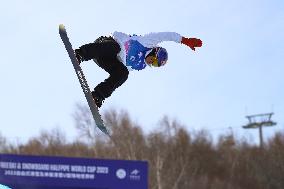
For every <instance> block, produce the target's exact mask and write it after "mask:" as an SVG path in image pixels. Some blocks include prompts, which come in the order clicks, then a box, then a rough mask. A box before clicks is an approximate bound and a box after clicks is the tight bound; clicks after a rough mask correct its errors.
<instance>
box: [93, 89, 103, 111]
mask: <svg viewBox="0 0 284 189" xmlns="http://www.w3.org/2000/svg"><path fill="white" fill-rule="evenodd" d="M92 96H93V98H94V100H95V103H96V105H97V107H98V108H100V107H101V106H102V104H103V102H104V97H102V95H100V94H99V93H98V92H96V91H92Z"/></svg>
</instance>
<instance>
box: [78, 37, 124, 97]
mask: <svg viewBox="0 0 284 189" xmlns="http://www.w3.org/2000/svg"><path fill="white" fill-rule="evenodd" d="M80 49H81V53H82V57H83V59H84V60H91V59H96V62H97V64H98V65H99V66H100V67H101V68H103V69H104V70H105V71H106V72H108V73H109V77H108V78H107V79H105V80H104V81H103V82H101V83H100V84H98V85H97V86H96V87H95V89H94V92H95V94H97V95H99V96H100V98H102V99H105V98H107V97H109V96H110V95H111V94H112V93H113V91H114V90H115V89H116V88H118V87H119V86H121V85H122V84H123V83H124V82H125V81H126V80H127V78H128V74H129V71H128V69H127V68H126V66H125V65H124V64H123V63H122V62H120V61H119V60H118V59H117V54H118V53H119V52H120V50H121V49H120V46H119V44H118V43H117V42H116V41H115V40H114V39H113V38H111V37H100V38H98V39H97V40H96V41H95V42H94V43H89V44H86V45H83V46H81V47H80Z"/></svg>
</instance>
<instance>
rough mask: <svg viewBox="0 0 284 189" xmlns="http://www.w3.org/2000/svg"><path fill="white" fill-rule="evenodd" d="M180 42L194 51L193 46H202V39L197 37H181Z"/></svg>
mask: <svg viewBox="0 0 284 189" xmlns="http://www.w3.org/2000/svg"><path fill="white" fill-rule="evenodd" d="M181 43H182V44H184V45H187V46H189V47H190V48H191V49H192V50H194V51H195V47H201V46H202V41H201V40H200V39H197V38H186V37H182V39H181Z"/></svg>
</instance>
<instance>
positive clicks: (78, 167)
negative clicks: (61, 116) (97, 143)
mask: <svg viewBox="0 0 284 189" xmlns="http://www.w3.org/2000/svg"><path fill="white" fill-rule="evenodd" d="M147 177H148V164H147V162H146V161H127V160H105V159H88V158H67V157H54V156H52V157H49V156H27V155H11V154H0V184H4V185H7V186H9V187H11V188H12V189H37V188H41V189H65V188H66V189H67V188H68V189H72V188H74V189H75V188H76V189H84V188H86V189H88V188H92V189H133V188H135V189H147V188H148V178H147Z"/></svg>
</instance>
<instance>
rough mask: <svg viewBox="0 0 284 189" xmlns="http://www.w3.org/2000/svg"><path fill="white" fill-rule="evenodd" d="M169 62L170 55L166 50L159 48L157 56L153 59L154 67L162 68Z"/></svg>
mask: <svg viewBox="0 0 284 189" xmlns="http://www.w3.org/2000/svg"><path fill="white" fill-rule="evenodd" d="M167 60H168V53H167V51H166V49H164V48H162V47H157V48H156V53H155V56H154V57H153V63H152V65H153V66H154V67H160V66H163V65H165V64H166V63H167Z"/></svg>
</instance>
